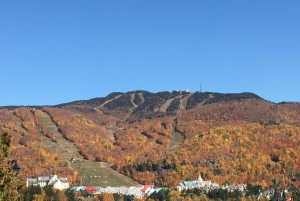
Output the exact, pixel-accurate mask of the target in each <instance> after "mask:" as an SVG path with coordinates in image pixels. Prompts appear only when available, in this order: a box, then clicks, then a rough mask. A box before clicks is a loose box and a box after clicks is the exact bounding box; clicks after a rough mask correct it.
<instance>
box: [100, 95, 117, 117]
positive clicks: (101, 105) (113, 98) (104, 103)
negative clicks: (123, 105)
mask: <svg viewBox="0 0 300 201" xmlns="http://www.w3.org/2000/svg"><path fill="white" fill-rule="evenodd" d="M120 97H121V95H117V96H115V97H114V98H112V99H110V100H107V101H105V102H104V103H102V104H101V105H100V106H97V107H94V109H95V110H96V111H98V112H101V113H103V112H102V110H101V107H103V106H104V105H106V104H107V103H109V102H111V101H113V100H115V99H117V98H120Z"/></svg>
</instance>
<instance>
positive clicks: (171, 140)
mask: <svg viewBox="0 0 300 201" xmlns="http://www.w3.org/2000/svg"><path fill="white" fill-rule="evenodd" d="M0 126H1V127H2V128H6V129H7V130H8V131H9V132H10V133H11V134H12V135H13V150H12V156H13V157H15V158H17V160H18V161H19V163H20V164H21V166H22V167H23V170H24V171H23V172H22V174H23V176H27V177H31V176H38V175H46V174H50V173H56V174H60V175H63V176H65V177H68V179H69V180H70V181H71V183H74V184H75V183H76V182H77V181H80V179H81V177H80V174H79V172H78V170H76V169H73V168H72V167H71V165H70V160H69V159H70V158H71V157H82V158H83V159H85V160H91V161H101V162H109V163H111V164H112V168H113V169H115V170H117V171H118V172H120V173H122V174H124V175H126V176H128V177H131V178H133V179H134V180H136V181H138V182H140V183H142V184H146V183H155V184H157V185H163V186H176V185H177V184H178V183H179V182H181V181H183V180H193V179H196V178H197V177H198V175H201V176H202V177H203V178H204V179H209V180H212V181H213V182H218V183H222V182H226V181H227V182H229V183H253V184H260V185H262V186H263V187H266V186H268V185H270V183H271V182H272V180H273V178H274V177H278V176H280V177H282V178H284V179H282V183H281V185H283V186H284V185H288V184H290V183H293V184H294V185H296V186H299V184H300V183H299V179H300V162H299V161H300V160H299V159H300V155H299V154H298V153H300V149H299V144H300V136H299V135H300V103H290V102H282V103H278V104H276V103H272V102H269V101H266V100H264V99H262V98H261V97H259V96H257V95H256V94H252V93H237V94H220V93H212V92H205V93H202V92H196V93H190V92H188V91H173V92H159V93H150V92H147V91H131V92H127V93H112V94H109V95H108V96H107V97H103V98H94V99H91V100H82V101H74V102H71V103H64V104H60V105H56V106H44V107H41V106H39V107H17V106H10V107H2V109H0ZM62 139H63V140H64V141H63V140H62ZM65 141H67V142H69V143H71V144H72V145H73V146H74V147H76V149H77V153H76V154H77V155H78V156H77V155H76V154H75V153H72V154H73V155H72V154H69V155H67V153H63V151H61V150H56V149H54V148H53V147H54V145H53V143H56V144H58V145H60V144H62V143H63V142H65ZM51 143H52V145H51ZM79 154H80V155H79Z"/></svg>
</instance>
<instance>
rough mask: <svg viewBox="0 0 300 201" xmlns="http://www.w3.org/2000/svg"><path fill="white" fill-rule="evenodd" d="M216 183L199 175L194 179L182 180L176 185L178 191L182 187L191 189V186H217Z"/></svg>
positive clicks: (205, 187)
mask: <svg viewBox="0 0 300 201" xmlns="http://www.w3.org/2000/svg"><path fill="white" fill-rule="evenodd" d="M218 186H219V185H218V184H215V183H212V182H211V181H204V180H203V179H202V178H201V176H200V175H199V177H198V180H195V181H183V182H182V183H179V185H178V186H177V187H176V189H177V190H178V191H182V190H183V189H185V190H187V189H193V188H203V189H208V188H210V187H218Z"/></svg>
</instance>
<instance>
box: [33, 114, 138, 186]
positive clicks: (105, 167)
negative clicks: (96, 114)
mask: <svg viewBox="0 0 300 201" xmlns="http://www.w3.org/2000/svg"><path fill="white" fill-rule="evenodd" d="M38 112H39V115H40V120H41V121H42V123H43V125H44V126H45V129H46V130H47V131H49V132H51V133H52V134H53V135H54V137H55V139H56V140H57V143H56V142H54V141H52V140H51V139H50V138H47V137H45V136H44V138H43V140H42V142H41V144H42V145H43V146H45V147H48V148H50V149H52V150H53V151H56V152H59V153H60V154H61V156H62V158H63V159H66V160H70V159H71V158H75V159H76V160H75V162H74V163H71V167H72V168H74V169H76V170H78V172H79V174H80V175H81V177H82V184H83V185H86V186H129V185H130V186H131V185H135V184H137V182H135V181H133V180H132V179H130V178H128V177H126V176H124V175H122V174H120V173H118V172H116V171H114V170H113V169H111V168H110V166H111V164H109V163H103V162H93V161H88V160H84V159H83V157H82V156H81V155H80V154H79V153H78V149H77V147H76V146H75V145H74V143H73V142H70V141H68V140H67V139H65V138H64V137H63V136H62V134H61V133H60V132H58V129H57V126H56V125H55V124H54V123H53V121H52V120H51V118H50V116H49V115H48V114H46V113H44V112H42V111H38Z"/></svg>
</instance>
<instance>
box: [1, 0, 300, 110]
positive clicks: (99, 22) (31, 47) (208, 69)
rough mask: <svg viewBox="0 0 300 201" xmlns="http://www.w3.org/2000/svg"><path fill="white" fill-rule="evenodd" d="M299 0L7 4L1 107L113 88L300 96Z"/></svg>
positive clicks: (99, 93) (280, 98) (45, 102)
mask: <svg viewBox="0 0 300 201" xmlns="http://www.w3.org/2000/svg"><path fill="white" fill-rule="evenodd" d="M299 76H300V1H299V0H289V1H283V0H280V1H278V0H263V1H262V0H247V1H246V0H230V1H223V0H188V1H184V0H160V1H158V0H135V1H131V0H126V1H124V0H118V1H114V0H101V1H100V0H89V1H83V0H81V1H78V0H69V1H68V0H64V1H56V0H51V1H40V0H36V1H31V0H28V1H21V0H16V1H1V3H0V87H1V98H0V105H1V106H4V105H54V104H59V103H65V102H70V101H74V100H86V99H90V98H95V97H104V96H106V95H108V94H109V93H111V92H127V91H132V90H147V91H150V92H159V91H172V90H182V89H189V90H191V91H192V92H195V91H199V88H200V87H199V86H200V82H201V83H202V88H203V91H212V92H221V93H239V92H244V91H248V92H253V93H256V94H258V95H259V96H261V97H262V98H265V99H267V100H270V101H274V102H279V101H297V102H299V101H300V90H299V88H300V78H299Z"/></svg>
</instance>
